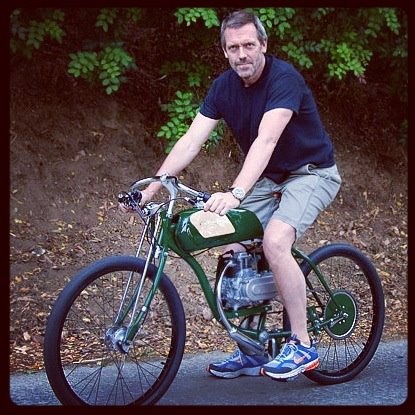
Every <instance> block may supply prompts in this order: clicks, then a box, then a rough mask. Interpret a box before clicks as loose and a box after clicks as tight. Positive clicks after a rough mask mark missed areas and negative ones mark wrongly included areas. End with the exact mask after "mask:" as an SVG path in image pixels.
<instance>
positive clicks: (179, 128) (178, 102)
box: [157, 91, 224, 153]
mask: <svg viewBox="0 0 415 415" xmlns="http://www.w3.org/2000/svg"><path fill="white" fill-rule="evenodd" d="M175 97H176V98H175V99H174V100H173V101H171V102H169V103H168V104H163V105H162V106H161V108H162V110H163V111H165V112H167V115H168V118H169V120H168V121H167V123H166V124H164V125H162V126H161V127H160V130H159V132H158V133H157V137H163V138H164V139H166V140H167V145H166V148H165V151H166V153H169V152H170V151H171V149H172V148H173V146H174V145H175V144H176V142H177V140H179V138H180V137H181V136H182V135H184V134H185V133H186V131H187V130H188V129H189V127H190V124H191V122H192V121H193V119H194V118H195V117H196V114H197V112H198V109H199V105H200V103H199V102H197V100H195V98H194V95H193V93H192V92H182V91H176V94H175ZM223 132H224V126H223V124H222V123H220V124H219V125H218V127H217V128H216V129H215V130H214V131H213V132H212V134H211V135H210V137H209V140H208V141H207V143H206V144H205V148H206V149H209V148H211V147H213V146H215V145H217V144H218V142H219V140H220V139H221V138H222V136H223Z"/></svg>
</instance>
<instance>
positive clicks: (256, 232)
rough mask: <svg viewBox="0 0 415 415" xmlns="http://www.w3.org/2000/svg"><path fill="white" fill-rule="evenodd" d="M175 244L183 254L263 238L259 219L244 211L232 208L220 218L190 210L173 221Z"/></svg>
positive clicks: (216, 215)
mask: <svg viewBox="0 0 415 415" xmlns="http://www.w3.org/2000/svg"><path fill="white" fill-rule="evenodd" d="M173 222H174V226H175V227H176V229H175V238H176V243H177V245H178V246H179V247H180V248H181V249H183V250H184V251H186V252H193V251H198V250H200V249H206V248H212V247H214V246H221V245H227V244H230V243H232V242H241V241H246V240H250V239H255V238H262V236H263V229H262V225H261V222H260V221H259V219H258V217H257V216H256V215H255V214H254V213H253V212H251V211H250V210H247V209H231V210H230V211H229V212H228V213H227V214H226V215H224V216H220V215H218V214H216V213H213V212H205V211H204V210H203V209H198V208H191V209H186V210H183V211H181V212H180V213H178V214H177V215H176V216H175V218H174V220H173Z"/></svg>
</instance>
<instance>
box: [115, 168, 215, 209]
mask: <svg viewBox="0 0 415 415" xmlns="http://www.w3.org/2000/svg"><path fill="white" fill-rule="evenodd" d="M153 182H160V183H161V184H162V185H163V186H164V187H165V188H166V189H167V190H168V191H169V193H170V204H171V202H173V201H174V200H176V199H177V195H178V193H179V192H182V193H185V194H187V195H188V196H190V198H188V197H185V198H184V199H185V200H187V201H188V202H189V203H191V204H192V205H198V204H199V203H201V202H207V201H208V199H209V198H210V196H211V195H210V193H208V192H203V191H199V190H196V189H193V188H191V187H189V186H186V185H184V184H183V183H181V182H180V181H179V179H178V178H177V177H176V176H170V175H167V174H164V175H162V176H152V177H148V178H145V179H141V180H137V181H135V182H134V183H133V184H132V185H131V190H130V191H129V192H121V193H119V194H118V202H119V203H122V204H124V205H126V206H129V207H131V208H133V209H134V210H137V209H140V202H141V199H142V193H141V190H140V188H142V187H144V186H147V185H148V184H150V183H153ZM171 209H172V206H171V207H170V206H169V210H171Z"/></svg>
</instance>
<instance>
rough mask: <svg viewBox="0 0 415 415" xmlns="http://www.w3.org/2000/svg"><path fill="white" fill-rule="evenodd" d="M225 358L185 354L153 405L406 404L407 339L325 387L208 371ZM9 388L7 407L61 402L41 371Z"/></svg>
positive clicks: (302, 380) (15, 378) (382, 349)
mask: <svg viewBox="0 0 415 415" xmlns="http://www.w3.org/2000/svg"><path fill="white" fill-rule="evenodd" d="M224 356H227V355H226V354H224V353H221V352H214V353H203V354H198V355H186V356H185V357H184V359H183V362H182V364H181V366H180V370H179V372H178V374H177V376H176V378H175V380H174V381H173V383H172V385H171V386H170V388H169V390H168V391H167V393H166V394H165V395H164V397H163V398H162V399H161V400H160V401H159V402H158V404H157V405H158V406H167V405H168V406H173V405H174V406H176V405H180V406H188V405H192V406H193V405H196V406H199V405H200V406H202V405H203V406H205V405H209V406H211V405H216V406H246V405H263V406H268V405H276V406H281V405H283V406H292V405H295V406H301V405H307V406H328V405H330V406H332V405H335V406H351V405H353V406H369V405H370V406H378V410H380V409H382V408H381V407H389V406H400V405H403V404H405V407H406V405H409V404H410V403H409V401H407V398H408V343H407V341H397V342H387V343H381V344H380V345H379V348H378V350H377V352H376V354H375V356H374V358H373V359H372V361H371V362H370V364H369V365H368V366H367V367H366V369H365V370H364V371H363V372H361V373H360V374H359V375H358V376H357V377H356V378H355V379H353V380H352V381H350V382H347V383H343V384H339V385H330V386H322V385H318V384H316V383H314V382H313V381H311V380H309V379H308V378H306V377H305V376H299V377H298V378H297V379H296V380H295V381H292V382H285V383H283V382H275V381H272V380H271V379H269V378H265V377H255V378H252V377H244V376H242V377H239V378H236V379H228V380H225V379H217V378H214V377H212V376H210V375H208V373H207V372H206V370H205V368H206V366H207V364H208V363H209V362H210V361H216V360H220V359H221V358H223V357H224ZM9 391H10V395H9V396H10V399H11V404H12V405H18V406H26V405H31V406H34V405H36V406H37V405H44V406H56V405H60V404H59V402H58V401H57V399H56V397H55V395H54V394H53V392H52V390H51V388H50V386H49V383H48V381H47V379H46V375H45V373H44V372H38V373H32V374H17V375H12V376H11V377H10V388H9ZM395 409H399V408H395ZM378 410H377V411H376V412H378ZM393 413H395V410H394V411H393Z"/></svg>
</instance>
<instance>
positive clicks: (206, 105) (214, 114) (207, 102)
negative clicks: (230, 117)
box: [199, 81, 222, 120]
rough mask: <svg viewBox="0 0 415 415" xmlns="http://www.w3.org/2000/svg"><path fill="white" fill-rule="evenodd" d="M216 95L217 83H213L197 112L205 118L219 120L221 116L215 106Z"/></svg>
mask: <svg viewBox="0 0 415 415" xmlns="http://www.w3.org/2000/svg"><path fill="white" fill-rule="evenodd" d="M217 94H218V82H217V81H214V82H213V84H212V85H211V87H210V89H209V91H208V93H207V95H206V97H205V99H204V100H203V102H202V105H201V107H200V110H199V112H200V113H201V114H202V115H204V116H205V117H208V118H212V119H214V120H219V119H220V118H222V115H221V114H220V113H219V111H218V109H217V105H216V96H217Z"/></svg>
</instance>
